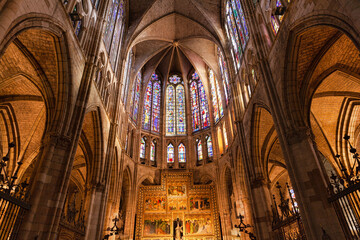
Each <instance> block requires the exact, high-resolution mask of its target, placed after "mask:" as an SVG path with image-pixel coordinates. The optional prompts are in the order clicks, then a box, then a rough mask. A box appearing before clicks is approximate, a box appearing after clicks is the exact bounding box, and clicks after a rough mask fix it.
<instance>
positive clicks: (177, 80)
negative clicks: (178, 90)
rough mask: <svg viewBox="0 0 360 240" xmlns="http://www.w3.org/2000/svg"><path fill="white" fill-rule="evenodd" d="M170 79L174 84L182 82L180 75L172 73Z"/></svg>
mask: <svg viewBox="0 0 360 240" xmlns="http://www.w3.org/2000/svg"><path fill="white" fill-rule="evenodd" d="M169 81H170V83H172V84H178V83H180V82H181V78H180V77H179V76H178V75H172V76H171V77H170V78H169Z"/></svg>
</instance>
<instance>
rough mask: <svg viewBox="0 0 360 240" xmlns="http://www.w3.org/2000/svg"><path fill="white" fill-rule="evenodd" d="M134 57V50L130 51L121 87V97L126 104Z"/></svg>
mask: <svg viewBox="0 0 360 240" xmlns="http://www.w3.org/2000/svg"><path fill="white" fill-rule="evenodd" d="M132 58H133V53H132V50H131V51H130V52H129V53H128V56H127V60H126V64H125V74H124V78H123V83H124V85H123V87H122V89H121V98H122V101H123V103H124V104H126V101H127V97H128V95H129V94H128V89H129V81H130V73H131V66H132Z"/></svg>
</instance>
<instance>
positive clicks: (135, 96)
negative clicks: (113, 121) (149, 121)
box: [130, 72, 141, 122]
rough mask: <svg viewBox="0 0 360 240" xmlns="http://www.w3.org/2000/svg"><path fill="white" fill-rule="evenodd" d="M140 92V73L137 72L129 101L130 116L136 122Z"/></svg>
mask: <svg viewBox="0 0 360 240" xmlns="http://www.w3.org/2000/svg"><path fill="white" fill-rule="evenodd" d="M140 91H141V72H138V74H137V75H136V79H135V83H134V88H133V91H132V94H131V99H130V107H131V108H130V109H131V110H130V116H131V118H132V119H133V120H134V122H136V121H137V115H138V109H139V100H140Z"/></svg>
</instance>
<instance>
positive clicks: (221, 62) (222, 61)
mask: <svg viewBox="0 0 360 240" xmlns="http://www.w3.org/2000/svg"><path fill="white" fill-rule="evenodd" d="M218 64H219V68H220V72H221V78H222V82H223V85H224V90H225V91H224V93H225V99H226V104H228V103H229V98H230V96H231V91H230V89H231V88H230V80H229V73H228V68H227V66H226V62H225V58H224V55H223V53H222V52H221V50H220V48H219V47H218Z"/></svg>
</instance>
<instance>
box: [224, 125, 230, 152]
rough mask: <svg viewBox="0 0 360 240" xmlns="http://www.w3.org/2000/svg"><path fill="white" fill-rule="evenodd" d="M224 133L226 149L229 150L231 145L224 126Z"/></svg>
mask: <svg viewBox="0 0 360 240" xmlns="http://www.w3.org/2000/svg"><path fill="white" fill-rule="evenodd" d="M223 133H224V143H225V149H226V148H228V146H229V143H228V138H227V134H226V128H225V126H223Z"/></svg>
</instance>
